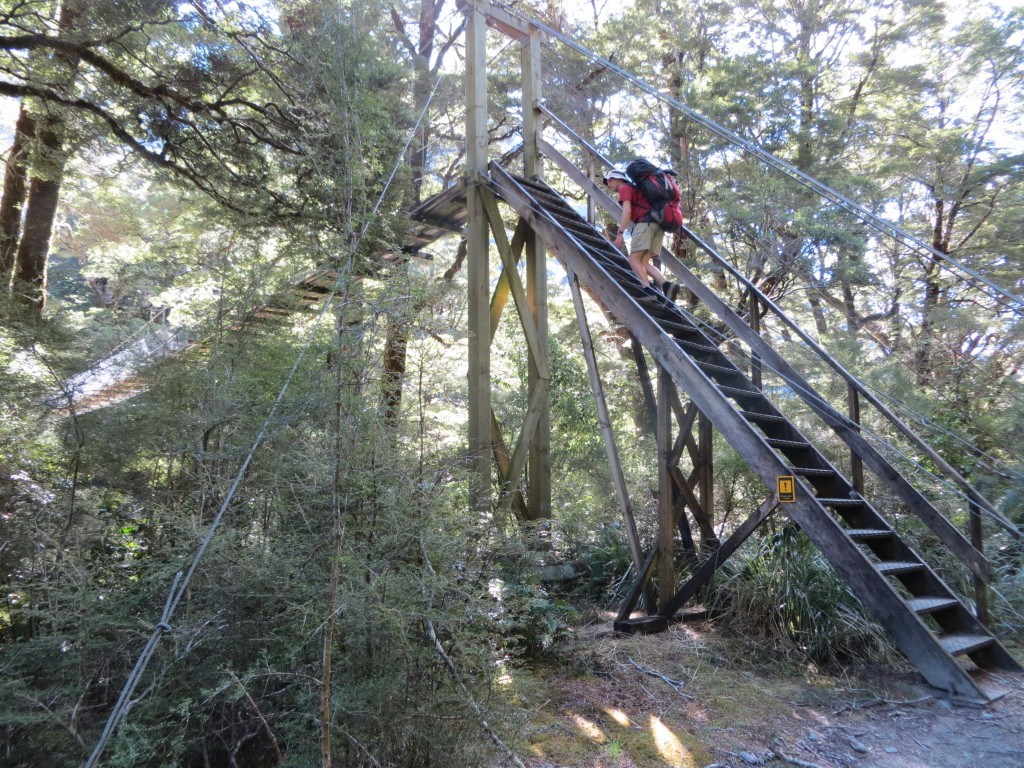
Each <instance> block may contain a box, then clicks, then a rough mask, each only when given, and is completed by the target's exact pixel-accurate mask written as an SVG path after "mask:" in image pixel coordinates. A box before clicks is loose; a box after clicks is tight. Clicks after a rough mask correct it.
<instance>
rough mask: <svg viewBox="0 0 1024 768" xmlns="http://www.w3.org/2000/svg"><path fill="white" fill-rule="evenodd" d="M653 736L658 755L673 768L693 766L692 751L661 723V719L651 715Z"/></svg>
mask: <svg viewBox="0 0 1024 768" xmlns="http://www.w3.org/2000/svg"><path fill="white" fill-rule="evenodd" d="M651 735H652V736H654V745H655V746H656V747H657V748H658V754H660V755H661V757H662V759H663V760H664V761H665V762H666V763H667V764H668V765H671V766H672V768H690V766H692V765H693V760H691V759H690V751H689V750H688V749H687V748H686V747H684V746H683V742H681V741H680V740H679V737H678V736H676V735H675V734H674V733H672V731H671V730H669V728H668V726H667V725H665V724H664V723H663V722H661V718H660V717H656V716H654V715H651Z"/></svg>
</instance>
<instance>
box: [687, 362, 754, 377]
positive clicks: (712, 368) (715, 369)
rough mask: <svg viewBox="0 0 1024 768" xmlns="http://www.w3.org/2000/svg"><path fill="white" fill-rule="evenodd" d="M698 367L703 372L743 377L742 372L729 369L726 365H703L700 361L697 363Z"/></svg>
mask: <svg viewBox="0 0 1024 768" xmlns="http://www.w3.org/2000/svg"><path fill="white" fill-rule="evenodd" d="M697 365H699V366H700V367H701V368H702V369H703V370H705V371H708V372H710V373H724V374H727V375H729V376H743V372H742V371H739V370H737V369H736V368H728V367H726V366H724V365H716V364H714V363H702V362H700V361H699V360H698V361H697Z"/></svg>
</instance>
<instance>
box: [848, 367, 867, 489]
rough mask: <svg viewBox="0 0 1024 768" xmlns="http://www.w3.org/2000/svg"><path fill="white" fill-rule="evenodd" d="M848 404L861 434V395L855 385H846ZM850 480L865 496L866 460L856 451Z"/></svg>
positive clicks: (851, 453) (852, 454) (852, 419)
mask: <svg viewBox="0 0 1024 768" xmlns="http://www.w3.org/2000/svg"><path fill="white" fill-rule="evenodd" d="M846 403H847V406H848V411H847V412H848V413H849V416H850V421H852V422H853V423H854V424H856V425H857V427H854V429H856V431H857V432H860V429H859V426H860V394H859V393H858V392H857V388H856V387H855V386H853V384H849V383H848V384H847V385H846ZM850 480H851V481H852V483H853V487H854V488H855V489H856V491H857V493H859V494H860V495H861V496H863V495H864V460H863V459H862V458H861V457H860V456H858V455H857V452H856V451H854V450H851V451H850Z"/></svg>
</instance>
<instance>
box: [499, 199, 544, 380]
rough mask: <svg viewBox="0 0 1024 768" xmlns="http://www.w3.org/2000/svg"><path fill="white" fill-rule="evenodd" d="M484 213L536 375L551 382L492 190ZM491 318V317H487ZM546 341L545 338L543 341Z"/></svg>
mask: <svg viewBox="0 0 1024 768" xmlns="http://www.w3.org/2000/svg"><path fill="white" fill-rule="evenodd" d="M482 197H483V202H484V211H485V212H486V214H487V218H488V219H489V220H490V222H491V232H492V233H493V235H494V242H495V245H496V246H497V249H498V253H499V254H500V255H501V262H502V266H503V267H504V270H505V274H506V275H507V277H508V283H509V290H510V291H511V292H512V299H513V301H514V302H515V305H516V309H517V310H518V311H519V320H520V323H521V324H522V326H523V334H524V335H525V336H526V343H527V346H528V347H529V348H530V354H531V355H533V356H534V358H535V359H536V361H537V375H538V377H539V378H541V379H545V380H547V379H550V378H551V373H550V371H549V370H548V361H547V355H546V352H547V344H546V343H543V344H542V341H541V333H540V332H539V331H538V329H537V325H536V324H535V323H534V318H533V313H532V312H531V311H530V305H529V301H528V299H527V296H526V290H525V289H524V288H523V283H522V280H520V279H519V270H518V269H516V263H515V259H514V257H513V255H512V246H511V244H510V243H509V241H508V235H507V234H505V222H504V221H502V218H501V212H500V211H499V210H498V201H497V199H496V198H495V197H494V193H492V192H491V191H490V190H486V189H485V190H484V191H483V195H482ZM526 244H527V248H529V245H530V238H529V236H527V238H526ZM488 317H490V315H488ZM546 341H547V340H546V339H544V342H546Z"/></svg>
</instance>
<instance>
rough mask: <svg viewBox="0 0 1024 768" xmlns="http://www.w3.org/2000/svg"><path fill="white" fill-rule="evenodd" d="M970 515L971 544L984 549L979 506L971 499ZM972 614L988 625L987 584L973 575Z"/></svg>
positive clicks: (981, 549) (982, 550) (980, 550)
mask: <svg viewBox="0 0 1024 768" xmlns="http://www.w3.org/2000/svg"><path fill="white" fill-rule="evenodd" d="M968 509H969V510H970V516H971V544H973V545H974V548H975V549H976V550H978V551H979V552H982V553H983V552H984V551H985V536H984V533H985V531H984V526H983V521H982V519H981V507H980V506H978V505H977V504H975V503H974V502H973V501H972V502H971V503H970V505H969V506H968ZM974 615H975V616H977V617H978V621H980V622H981V623H982V624H985V625H986V626H987V625H988V585H987V584H986V583H985V580H984V579H982V578H979V577H978V576H977V575H975V576H974Z"/></svg>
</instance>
